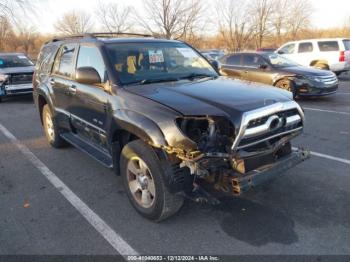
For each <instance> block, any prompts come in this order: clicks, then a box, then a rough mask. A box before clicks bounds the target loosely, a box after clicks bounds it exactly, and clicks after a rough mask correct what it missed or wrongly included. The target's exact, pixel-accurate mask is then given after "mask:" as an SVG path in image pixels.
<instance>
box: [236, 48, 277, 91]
mask: <svg viewBox="0 0 350 262" xmlns="http://www.w3.org/2000/svg"><path fill="white" fill-rule="evenodd" d="M243 66H244V68H245V71H246V72H247V73H246V80H249V81H253V82H257V83H263V84H267V85H272V77H271V71H270V67H269V65H268V64H267V63H266V61H265V60H264V59H263V58H262V57H261V56H260V55H258V54H245V55H243Z"/></svg>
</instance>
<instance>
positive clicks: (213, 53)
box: [201, 49, 225, 60]
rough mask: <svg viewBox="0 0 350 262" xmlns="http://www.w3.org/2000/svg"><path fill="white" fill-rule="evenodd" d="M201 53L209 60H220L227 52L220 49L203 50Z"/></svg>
mask: <svg viewBox="0 0 350 262" xmlns="http://www.w3.org/2000/svg"><path fill="white" fill-rule="evenodd" d="M201 53H202V55H204V56H205V57H206V58H207V59H209V60H219V59H220V58H221V57H223V56H224V55H225V52H224V51H222V50H219V49H210V50H202V51H201Z"/></svg>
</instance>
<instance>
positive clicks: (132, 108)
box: [33, 34, 308, 221]
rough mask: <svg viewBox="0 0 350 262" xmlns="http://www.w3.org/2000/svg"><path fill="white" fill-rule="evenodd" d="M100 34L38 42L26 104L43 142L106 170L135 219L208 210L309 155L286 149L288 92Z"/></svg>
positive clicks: (191, 56)
mask: <svg viewBox="0 0 350 262" xmlns="http://www.w3.org/2000/svg"><path fill="white" fill-rule="evenodd" d="M107 36H108V34H88V35H82V36H81V37H77V36H76V37H71V38H61V39H54V40H52V41H50V42H48V43H47V44H45V45H44V46H43V47H42V49H41V52H40V55H39V59H38V65H39V66H38V68H37V70H36V73H35V75H34V78H33V85H34V100H35V104H36V107H37V109H38V111H39V114H40V119H41V121H42V124H43V126H44V130H45V134H46V137H47V139H48V141H49V143H50V144H51V145H52V146H53V147H57V148H58V147H62V146H65V145H66V144H67V142H68V143H69V144H72V145H74V146H75V147H77V148H79V149H81V150H82V151H83V152H85V153H87V154H88V155H90V156H92V157H93V158H95V159H96V160H97V161H99V162H100V163H102V164H103V165H105V166H107V167H109V168H114V171H115V173H116V174H118V175H121V177H122V183H123V185H124V188H125V191H126V193H127V196H128V197H129V199H130V201H131V203H132V205H133V206H134V207H135V209H136V210H137V211H138V212H139V213H140V214H142V215H143V216H145V217H147V218H149V219H152V220H155V221H160V220H162V219H165V218H167V217H169V216H171V215H172V214H174V213H176V212H177V211H178V210H179V209H180V208H181V206H182V204H183V201H184V197H187V198H190V199H193V200H195V201H202V200H206V201H209V202H210V203H216V202H217V198H216V197H215V196H214V194H216V193H221V194H226V195H229V196H232V195H234V194H241V193H243V192H245V191H247V190H249V189H250V188H252V187H255V186H256V185H258V184H260V183H262V182H263V181H268V180H269V179H272V178H274V177H277V176H280V175H281V173H283V171H285V170H287V169H289V168H291V167H293V166H295V165H296V164H298V163H300V162H301V161H303V160H305V159H306V158H307V157H308V152H307V151H305V150H301V149H298V150H296V151H294V150H292V147H291V140H292V139H293V138H295V137H296V136H298V135H299V134H300V133H301V132H302V130H303V126H304V113H303V110H302V109H301V107H300V106H299V105H298V104H297V103H296V102H295V101H293V99H292V97H291V95H290V93H289V92H286V91H284V90H280V89H277V88H266V87H265V88H259V86H258V84H247V83H245V82H241V81H237V80H236V81H234V80H230V79H227V78H225V77H220V76H219V74H218V73H217V71H216V69H215V68H213V67H212V66H211V65H210V64H209V63H208V62H207V61H206V60H205V59H204V58H203V57H202V56H201V55H200V54H199V53H198V51H196V50H195V49H193V48H191V47H190V46H189V45H187V44H186V43H183V42H180V41H175V40H162V39H154V38H107ZM113 36H115V34H113ZM100 37H102V38H100ZM257 89H259V91H257ZM94 183H97V184H98V181H95V182H94ZM203 185H206V188H207V189H206V190H204V187H203ZM210 192H211V193H210ZM116 208H117V207H116Z"/></svg>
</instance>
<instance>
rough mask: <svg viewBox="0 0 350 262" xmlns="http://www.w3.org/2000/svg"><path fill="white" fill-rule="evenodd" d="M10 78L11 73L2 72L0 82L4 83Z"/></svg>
mask: <svg viewBox="0 0 350 262" xmlns="http://www.w3.org/2000/svg"><path fill="white" fill-rule="evenodd" d="M8 78H9V75H4V74H0V84H3V83H4V82H6V81H7V79H8Z"/></svg>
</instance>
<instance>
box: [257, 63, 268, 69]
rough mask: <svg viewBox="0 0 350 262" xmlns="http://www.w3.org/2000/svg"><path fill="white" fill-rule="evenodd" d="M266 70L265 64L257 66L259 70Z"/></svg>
mask: <svg viewBox="0 0 350 262" xmlns="http://www.w3.org/2000/svg"><path fill="white" fill-rule="evenodd" d="M267 68H268V65H266V64H262V65H259V69H263V70H265V69H267Z"/></svg>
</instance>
